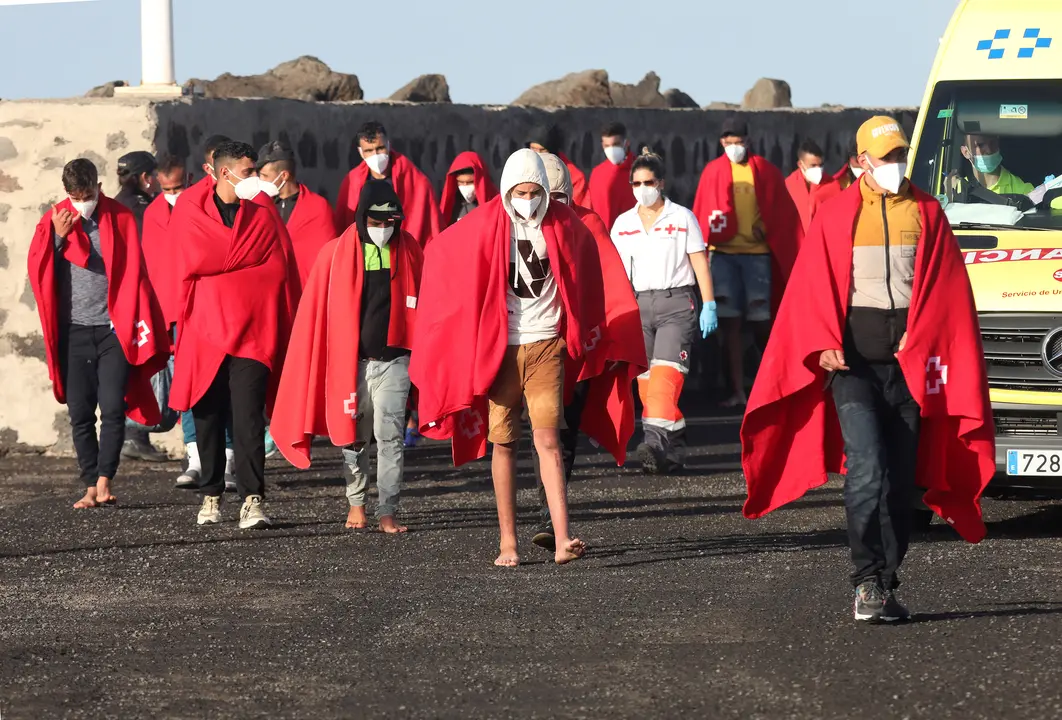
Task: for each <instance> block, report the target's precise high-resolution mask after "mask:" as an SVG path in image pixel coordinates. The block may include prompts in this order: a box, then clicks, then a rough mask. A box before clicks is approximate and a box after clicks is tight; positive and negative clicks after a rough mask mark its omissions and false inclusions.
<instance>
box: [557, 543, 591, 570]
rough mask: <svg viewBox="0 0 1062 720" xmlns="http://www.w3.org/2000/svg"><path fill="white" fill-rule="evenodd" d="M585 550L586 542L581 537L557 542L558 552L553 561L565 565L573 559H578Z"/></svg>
mask: <svg viewBox="0 0 1062 720" xmlns="http://www.w3.org/2000/svg"><path fill="white" fill-rule="evenodd" d="M585 552H586V543H584V542H583V541H582V540H580V539H579V538H572V539H571V540H569V541H568V542H566V543H563V544H562V543H557V552H556V554H555V555H554V556H553V561H554V562H555V563H557V564H558V565H564V564H566V563H570V562H571V561H572V560H578V559H579V558H581V557H582V556H583V553H585Z"/></svg>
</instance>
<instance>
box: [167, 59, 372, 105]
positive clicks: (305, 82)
mask: <svg viewBox="0 0 1062 720" xmlns="http://www.w3.org/2000/svg"><path fill="white" fill-rule="evenodd" d="M185 87H188V88H191V89H192V90H193V91H199V92H202V94H203V95H205V96H206V97H211V98H231V97H260V98H290V99H292V100H309V101H312V100H318V101H326V102H329V101H347V100H361V99H363V98H364V97H365V94H364V93H363V92H362V90H361V83H359V82H358V76H357V75H347V74H345V73H337V72H335V71H333V70H332V69H331V68H330V67H328V66H327V65H326V64H324V63H323V62H321V61H320V60H318V59H317V58H315V57H311V56H309V55H304V56H302V57H300V58H297V59H295V60H291V61H289V62H286V63H281V64H280V65H277V66H276V67H275V68H273V69H272V70H269V71H268V72H265V73H262V74H261V75H246V76H244V75H231V74H229V73H225V74H224V75H221V76H219V77H218V78H217V79H216V80H198V79H193V80H189V81H188V82H187V83H185Z"/></svg>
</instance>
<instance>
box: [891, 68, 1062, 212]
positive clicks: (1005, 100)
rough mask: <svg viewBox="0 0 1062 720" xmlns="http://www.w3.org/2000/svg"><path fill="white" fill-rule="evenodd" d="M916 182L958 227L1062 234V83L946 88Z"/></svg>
mask: <svg viewBox="0 0 1062 720" xmlns="http://www.w3.org/2000/svg"><path fill="white" fill-rule="evenodd" d="M911 178H912V180H913V181H914V183H915V185H917V186H918V187H920V188H923V189H925V190H927V191H928V192H931V193H932V194H934V195H935V196H936V197H937V198H938V199H939V200H940V201H941V204H942V205H943V206H944V209H945V212H946V213H947V215H948V219H949V220H950V221H951V222H952V224H953V225H955V226H957V227H962V226H969V227H975V226H984V225H992V226H1005V227H1014V228H1017V229H1029V230H1037V229H1039V230H1045V229H1062V80H1049V81H1014V80H1008V81H1000V82H988V81H971V82H950V83H940V84H938V85H937V87H936V89H935V90H934V93H933V100H932V102H931V105H930V107H929V109H928V112H927V114H926V120H925V124H924V127H923V128H922V135H921V137H920V138H919V141H918V155H917V157H916V158H915V163H914V166H913V167H912V169H911Z"/></svg>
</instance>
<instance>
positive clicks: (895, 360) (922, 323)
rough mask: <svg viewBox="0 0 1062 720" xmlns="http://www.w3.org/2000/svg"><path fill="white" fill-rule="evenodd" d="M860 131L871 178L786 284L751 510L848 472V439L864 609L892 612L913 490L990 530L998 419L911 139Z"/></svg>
mask: <svg viewBox="0 0 1062 720" xmlns="http://www.w3.org/2000/svg"><path fill="white" fill-rule="evenodd" d="M859 138H860V146H859V148H860V162H861V163H862V164H863V167H864V168H865V169H866V174H865V175H864V176H863V177H862V179H861V180H860V181H859V182H858V183H856V184H855V185H853V186H852V187H850V188H849V189H848V190H846V191H845V192H844V193H843V194H842V195H841V196H839V197H838V198H837V199H835V200H833V201H831V202H830V203H828V204H827V205H826V206H824V207H823V208H822V209H821V210H820V212H819V214H818V216H817V217H816V218H815V220H814V221H813V222H812V225H811V231H810V233H809V234H808V237H807V238H806V239H805V241H804V246H803V248H802V249H801V252H800V256H799V258H798V259H797V265H796V268H795V272H798V273H800V276H801V277H802V278H814V281H813V282H812V281H808V282H801V283H793V284H791V285H790V286H789V288H788V289H787V290H786V294H785V298H784V300H783V301H782V307H781V310H780V311H779V314H778V319H777V321H776V322H775V325H774V332H773V334H772V336H771V341H770V344H769V345H768V347H767V352H766V354H765V355H764V358H763V363H762V364H761V366H760V372H759V376H758V377H757V379H756V384H755V386H754V387H753V391H752V396H751V398H750V400H749V407H748V411H747V413H746V415H745V420H744V423H743V425H742V427H741V446H742V448H741V455H742V467H743V469H744V471H745V478H746V481H747V483H748V499H747V501H746V502H745V508H744V513H745V515H746V516H747V517H750V518H758V517H762V516H763V515H765V514H767V513H769V512H771V511H772V510H775V509H777V508H779V507H781V506H782V505H785V504H786V503H790V502H793V501H795V500H797V499H798V498H800V497H802V496H803V495H804V494H805V493H807V492H808V491H809V490H811V489H812V488H815V487H818V486H820V485H822V484H824V483H825V482H826V480H827V473H836V472H840V471H841V469H842V448H843V455H844V456H845V458H846V459H845V461H844V465H845V466H846V468H847V477H846V479H845V507H846V514H847V518H848V536H849V544H850V546H851V551H852V561H853V564H854V566H855V568H854V571H853V573H852V582H853V585H854V586H855V587H856V600H855V617H856V619H857V620H874V621H876V620H884V621H895V620H904V619H906V618H907V617H909V614H908V613H907V611H906V609H905V608H903V606H902V605H900V603H899V602H898V600H897V599H896V597H895V595H894V591H895V589H896V587H897V586H898V585H899V579H898V570H899V566H900V563H901V562H902V561H903V559H904V555H905V553H906V550H907V545H908V538H909V535H910V527H911V507H912V500H913V496H914V493H915V489H916V487H921V488H924V489H925V491H924V498H923V500H924V502H925V504H926V505H927V506H928V507H929V508H931V509H932V510H933V511H934V512H936V513H937V514H938V515H940V516H941V517H942V518H944V519H945V520H946V521H947V522H948V523H949V524H951V525H952V526H953V527H954V528H955V529H956V530H957V531H958V532H959V534H960V535H961V536H962V537H963V538H964V539H966V540H967V541H969V542H978V541H980V540H981V539H982V538H983V537H984V536H985V526H984V522H983V521H982V519H981V509H980V497H981V494H982V492H983V490H984V488H985V486H986V485H987V483H988V481H989V480H990V479H991V477H992V475H993V473H994V472H995V442H994V438H995V431H994V428H993V424H992V411H991V405H990V403H989V399H988V382H987V379H986V374H985V365H984V356H983V349H982V346H981V335H980V330H979V326H978V321H977V313H976V309H975V307H974V300H973V293H972V292H971V289H970V282H969V279H968V278H967V275H966V269H965V267H964V265H963V260H962V256H961V254H960V252H959V246H958V243H957V242H956V240H955V236H954V235H953V234H952V231H951V227H950V226H949V224H948V221H947V219H946V218H945V216H944V213H943V211H942V209H941V207H940V204H939V203H938V202H937V201H936V200H934V199H933V198H932V197H931V196H929V195H927V194H926V193H923V192H922V191H921V190H918V189H917V188H915V187H913V186H911V185H910V183H909V182H908V181H907V180H905V179H904V170H905V166H906V162H905V158H906V153H907V139H906V136H905V135H904V134H903V131H902V129H900V126H899V124H898V123H897V122H896V121H895V120H892V119H891V118H881V117H879V118H873V119H871V120H869V121H868V122H867V124H866V125H864V127H863V128H862V129H860V134H859ZM883 215H884V216H885V217H886V219H887V220H888V222H887V223H886V224H884V225H885V227H887V228H888V229H887V230H886V229H885V228H884V227H883V223H882V217H883ZM885 232H888V234H889V236H888V238H885ZM842 439H843V445H842Z"/></svg>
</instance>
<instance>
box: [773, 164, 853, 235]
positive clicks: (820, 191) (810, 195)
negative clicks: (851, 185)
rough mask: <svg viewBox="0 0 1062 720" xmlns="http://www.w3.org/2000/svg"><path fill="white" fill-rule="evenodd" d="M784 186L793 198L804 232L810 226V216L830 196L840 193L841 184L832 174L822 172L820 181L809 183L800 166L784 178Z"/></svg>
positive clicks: (813, 214)
mask: <svg viewBox="0 0 1062 720" xmlns="http://www.w3.org/2000/svg"><path fill="white" fill-rule="evenodd" d="M785 187H786V189H787V190H789V197H791V198H793V204H794V205H796V209H797V212H798V213H800V224H801V226H802V227H803V228H804V232H805V233H806V232H807V231H808V229H809V228H810V227H811V218H813V217H814V216H815V213H817V212H818V211H819V207H820V206H821V205H822V204H823V203H824V202H826V201H827V200H829V199H830V198H835V197H837V196H838V195H840V194H841V186H840V185H839V184H838V183H837V181H836V180H834V179H833V177H832V176H830V175H827V174H825V173H824V174H823V176H822V182H821V183H819V184H818V185H811V183H809V182H808V181H807V180H805V179H804V173H802V172H801V171H800V168H797V169H796V170H794V171H793V172H792V174H790V175H789V177H787V178H786V179H785Z"/></svg>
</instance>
